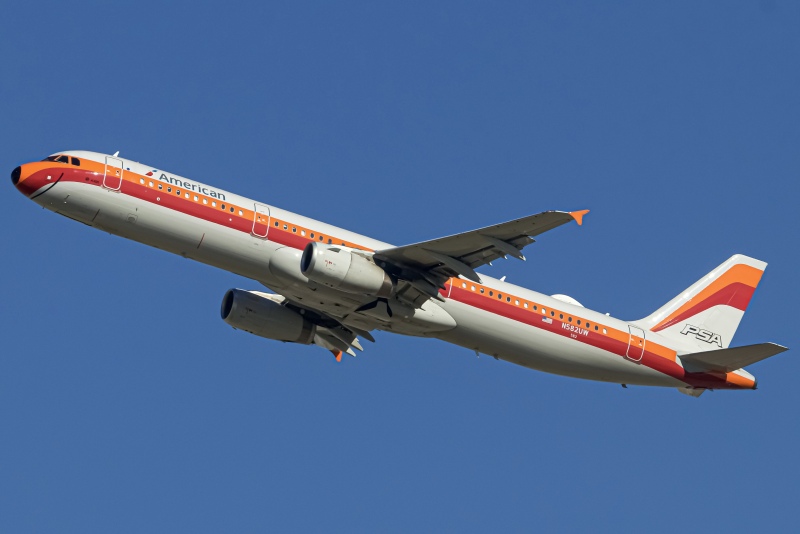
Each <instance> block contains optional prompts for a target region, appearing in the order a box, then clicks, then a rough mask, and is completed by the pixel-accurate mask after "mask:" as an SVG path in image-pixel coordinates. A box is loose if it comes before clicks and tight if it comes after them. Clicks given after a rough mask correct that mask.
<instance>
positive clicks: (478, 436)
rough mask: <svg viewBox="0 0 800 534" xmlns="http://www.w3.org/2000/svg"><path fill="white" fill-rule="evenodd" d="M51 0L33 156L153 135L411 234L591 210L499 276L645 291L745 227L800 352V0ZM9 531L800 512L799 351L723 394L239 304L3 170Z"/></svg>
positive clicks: (16, 132) (285, 193)
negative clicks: (282, 335) (237, 313)
mask: <svg viewBox="0 0 800 534" xmlns="http://www.w3.org/2000/svg"><path fill="white" fill-rule="evenodd" d="M562 4H563V5H548V4H545V3H533V2H521V3H489V2H464V3H446V2H442V3H435V4H432V3H427V2H421V3H402V4H399V3H388V2H381V3H377V2H363V3H351V2H340V3H328V2H325V3H302V4H300V3H285V4H272V3H261V2H257V3H256V2H254V3H247V2H244V3H242V2H232V1H229V2H224V3H207V2H171V3H168V4H165V3H161V2H148V1H137V2H130V3H123V2H118V3H115V4H114V7H110V6H109V5H107V4H106V3H104V2H72V3H69V5H67V4H64V3H58V2H52V3H46V2H44V3H42V2H30V3H27V2H26V3H23V2H16V3H11V4H9V5H8V6H6V8H5V9H4V20H5V21H6V24H5V26H4V30H3V32H1V33H0V50H1V51H2V57H3V62H2V68H1V69H0V92H1V93H0V94H2V96H3V98H2V104H0V119H2V124H3V129H2V131H1V132H0V146H2V151H0V154H2V158H0V161H1V162H2V165H4V168H6V169H7V171H8V172H10V171H11V169H12V168H13V167H14V166H16V165H18V164H20V163H22V162H25V161H30V160H35V159H40V158H42V157H43V156H45V155H47V154H50V153H53V152H56V151H59V150H65V149H87V150H96V151H100V152H107V153H112V152H115V151H117V150H119V151H120V153H121V154H122V155H123V156H125V157H129V158H131V159H134V160H138V161H141V162H144V163H148V164H152V165H154V166H156V167H158V168H161V169H167V170H169V171H171V172H174V173H176V174H180V175H184V176H188V177H191V178H193V179H195V180H198V181H202V182H205V183H209V184H213V185H214V186H216V187H219V188H222V189H227V190H231V191H235V192H238V193H240V194H243V195H246V196H249V197H253V198H256V199H258V200H261V201H264V202H266V203H269V204H272V205H276V206H280V207H282V208H286V209H289V210H292V211H296V212H299V213H302V214H304V215H308V216H312V217H315V218H318V219H322V220H324V221H326V222H330V223H333V224H337V225H339V226H343V227H346V228H348V229H351V230H354V231H358V232H361V233H364V234H367V235H370V236H373V237H375V238H378V239H382V240H384V241H388V242H391V243H396V244H404V243H411V242H415V241H420V240H424V239H428V238H434V237H439V236H442V235H447V234H451V233H455V232H459V231H463V230H469V229H473V228H477V227H480V226H484V225H488V224H492V223H495V222H500V221H505V220H508V219H512V218H515V217H520V216H524V215H528V214H532V213H537V212H540V211H544V210H549V209H561V210H576V209H584V208H589V209H591V210H592V212H591V213H590V214H589V215H588V216H587V217H586V219H585V221H584V225H583V226H582V227H580V228H579V227H577V226H576V225H569V226H566V227H562V228H559V229H558V230H555V231H553V232H551V233H549V234H547V235H543V236H541V237H540V239H539V240H538V241H537V243H535V244H534V245H532V246H531V247H530V248H529V249H527V250H526V256H527V257H528V261H526V262H524V263H523V262H518V261H515V260H509V261H504V262H502V261H501V262H496V263H495V265H494V266H493V267H491V268H488V269H484V270H483V272H485V273H486V274H490V275H493V276H497V277H500V276H503V275H506V276H508V280H509V281H510V282H512V283H517V284H520V285H523V286H525V287H530V288H532V289H535V290H538V291H541V292H544V293H547V294H552V293H566V294H569V295H571V296H573V297H574V298H576V299H578V300H579V301H581V302H582V303H583V304H585V305H586V306H588V307H590V308H593V309H598V310H600V311H603V312H610V313H611V314H612V315H614V316H616V317H620V318H623V319H637V318H639V317H642V316H645V315H647V314H649V313H650V312H651V311H653V310H654V309H656V308H658V307H659V306H661V305H662V304H663V303H664V302H666V301H667V300H669V299H670V298H672V297H673V296H674V295H676V294H677V293H678V292H680V291H681V290H682V289H684V288H686V287H687V286H688V285H690V284H691V283H693V282H694V281H695V280H697V279H698V278H700V277H701V276H702V275H704V274H705V273H707V272H708V271H709V270H711V269H712V268H714V267H715V266H716V265H718V264H719V263H721V262H722V261H723V260H725V259H726V258H728V257H729V256H730V255H732V254H734V253H744V254H748V255H751V256H754V257H756V258H759V259H762V260H764V261H767V262H769V264H770V265H769V267H768V269H767V271H766V275H765V276H764V278H763V280H762V283H761V286H760V287H759V288H758V291H757V292H756V294H755V296H754V298H753V300H752V301H751V304H750V308H749V310H748V312H747V314H746V315H745V318H744V320H743V321H742V324H741V327H740V328H739V330H738V333H737V337H736V339H735V340H734V344H736V345H744V344H749V343H758V342H763V341H774V342H777V343H781V344H783V345H787V346H789V347H793V348H795V349H797V348H798V347H800V342H799V340H798V333H797V332H798V329H797V325H796V317H797V312H796V302H797V300H798V283H797V276H796V272H797V265H798V261H800V254H798V246H797V243H798V223H797V217H796V210H797V206H796V205H797V198H798V193H800V187H798V168H800V155H798V146H800V129H799V127H798V124H800V98H798V95H800V83H799V82H800V69H798V57H800V33H798V31H797V28H798V27H800V6H798V4H797V3H794V2H789V1H784V0H774V1H768V0H764V1H761V2H756V1H752V2H701V3H698V2H656V3H653V2H602V3H597V2H575V3H569V5H567V3H562ZM0 207H1V208H2V213H3V214H4V219H3V220H4V224H2V226H1V227H0V232H2V242H3V244H4V258H5V259H4V261H2V262H0V269H2V271H0V275H2V276H1V277H0V278H1V279H2V290H3V296H4V301H5V303H6V305H5V306H4V311H3V314H2V319H3V320H2V322H0V325H2V326H0V328H1V329H2V334H3V335H2V337H3V339H4V341H5V343H4V346H3V350H2V353H1V355H0V422H2V428H3V432H2V439H0V503H1V504H0V530H3V531H5V532H26V531H36V532H48V531H49V532H143V531H144V532H175V531H191V532H220V531H234V532H237V531H238V532H243V531H248V532H254V531H265V530H267V529H271V530H277V531H325V532H329V531H334V532H335V531H347V532H352V531H366V532H374V531H380V532H408V531H420V530H421V531H458V532H469V531H473V532H486V531H496V530H501V531H512V532H513V531H517V532H519V531H531V530H533V529H548V530H554V529H558V530H562V531H565V530H566V531H579V530H583V531H586V530H611V529H614V530H622V531H641V530H642V529H643V528H645V527H647V528H648V530H650V531H671V530H674V529H676V528H692V529H697V530H700V529H712V530H715V531H720V530H733V531H753V530H754V529H758V530H760V531H764V530H770V531H790V530H792V526H793V524H794V510H795V508H796V503H797V498H798V483H797V480H798V476H799V475H800V464H799V463H798V460H797V450H798V447H800V428H799V427H800V425H799V424H798V417H797V414H796V409H797V406H798V401H799V400H800V398H799V397H800V395H799V394H798V385H797V381H796V380H795V378H796V377H797V376H798V375H800V363H799V362H800V360H798V358H797V357H796V354H795V350H792V351H790V352H788V353H785V354H782V355H780V356H777V357H775V358H773V359H771V360H767V361H765V362H762V363H759V364H757V365H755V366H753V367H752V368H751V370H752V371H753V373H754V374H755V375H756V376H757V377H758V378H759V390H758V391H756V392H714V393H707V394H705V395H703V396H702V397H701V398H700V399H691V398H689V397H686V396H683V395H680V394H678V393H677V392H676V391H675V390H674V389H648V388H634V387H631V388H629V389H622V388H620V387H619V386H618V385H613V384H603V383H593V382H584V381H579V380H575V379H568V378H562V377H557V376H552V375H546V374H542V373H537V372H534V371H531V370H528V369H524V368H521V367H517V366H514V365H511V364H508V363H504V362H497V361H495V360H493V359H492V358H487V357H482V358H480V359H479V358H476V357H475V355H474V353H471V352H470V351H468V350H466V349H461V348H458V347H454V346H449V345H446V344H444V343H442V342H439V341H431V340H421V339H412V338H402V337H398V336H393V335H389V334H379V335H378V336H377V338H378V339H377V343H376V344H374V345H373V344H369V346H368V347H366V348H367V352H365V353H364V354H360V355H359V357H358V358H357V359H355V360H352V359H346V360H345V361H344V362H343V363H342V364H339V365H337V364H335V363H334V362H333V359H332V358H331V357H330V355H329V354H327V353H326V352H324V351H322V350H320V349H315V348H313V347H301V346H292V345H288V344H280V343H277V342H270V341H267V340H263V339H260V338H256V337H253V336H249V335H247V334H244V333H241V332H237V331H234V330H232V329H231V328H230V327H228V326H227V325H225V324H224V323H223V322H222V321H221V320H220V319H219V314H218V309H219V303H220V300H221V298H222V295H223V294H224V292H225V290H227V289H228V288H230V287H245V288H252V289H255V288H258V284H257V283H255V282H252V281H248V280H243V279H241V278H238V277H236V276H234V275H232V274H229V273H226V272H223V271H218V270H215V269H213V268H210V267H207V266H203V265H199V264H195V263H193V262H191V261H187V260H184V259H181V258H179V257H175V256H171V255H169V254H167V253H164V252H161V251H158V250H155V249H149V248H146V247H144V246H142V245H139V244H136V243H133V242H129V241H125V240H123V239H121V238H118V237H114V236H110V235H107V234H104V233H102V232H98V231H95V230H91V229H89V228H87V227H85V226H83V225H80V224H77V223H75V222H73V221H70V220H68V219H65V218H63V217H59V216H57V215H55V214H53V213H51V212H48V211H44V210H42V209H40V208H39V207H38V206H36V205H35V204H34V203H32V202H29V201H27V200H26V199H25V198H24V197H22V196H21V195H20V194H19V193H17V191H15V190H14V188H13V187H12V186H11V184H10V182H6V189H5V194H4V195H0Z"/></svg>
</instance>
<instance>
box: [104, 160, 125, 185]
mask: <svg viewBox="0 0 800 534" xmlns="http://www.w3.org/2000/svg"><path fill="white" fill-rule="evenodd" d="M103 187H105V188H106V189H111V190H112V191H119V188H120V187H122V160H121V159H117V158H114V157H111V156H106V171H105V175H104V176H103Z"/></svg>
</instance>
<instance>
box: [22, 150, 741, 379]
mask: <svg viewBox="0 0 800 534" xmlns="http://www.w3.org/2000/svg"><path fill="white" fill-rule="evenodd" d="M58 155H59V156H61V157H62V159H64V158H65V161H41V162H32V163H27V164H25V165H23V166H21V167H20V168H19V169H18V170H19V173H18V175H17V176H16V178H15V182H16V183H15V185H16V186H17V188H18V189H19V190H20V191H21V192H22V193H24V194H25V195H26V196H28V197H29V198H31V199H32V200H33V201H34V202H36V203H37V204H40V205H41V206H43V207H45V208H47V209H49V210H51V211H54V212H56V213H59V214H61V215H64V216H66V217H69V218H71V219H75V220H77V221H80V222H82V223H85V224H87V225H89V226H92V227H94V228H97V229H100V230H104V231H106V232H109V233H112V234H115V235H119V236H122V237H125V238H128V239H132V240H134V241H138V242H140V243H144V244H147V245H150V246H153V247H157V248H160V249H163V250H166V251H169V252H172V253H174V254H178V255H181V256H184V257H186V258H190V259H193V260H196V261H199V262H202V263H206V264H208V265H213V266H215V267H218V268H220V269H225V270H227V271H230V272H233V273H236V274H239V275H241V276H244V277H247V278H250V279H253V280H256V281H258V282H260V283H262V284H264V285H265V286H267V287H269V288H270V289H272V290H273V291H276V292H278V293H280V294H281V295H283V296H285V297H286V298H287V299H289V300H290V301H292V302H296V303H298V304H299V305H301V306H307V307H308V308H311V309H314V310H318V311H319V312H321V313H324V314H326V315H328V316H331V317H336V318H345V320H347V321H348V322H349V324H352V325H354V326H355V327H358V328H360V329H362V330H365V331H368V330H373V329H379V330H384V331H390V332H395V333H400V334H406V335H414V336H423V337H433V338H438V339H441V340H444V341H446V342H450V343H453V344H456V345H460V346H462V347H465V348H468V349H470V350H473V351H476V352H479V353H483V354H487V355H490V356H493V357H495V358H498V359H502V360H507V361H510V362H513V363H516V364H519V365H522V366H525V367H529V368H533V369H537V370H541V371H546V372H549V373H555V374H560V375H566V376H572V377H577V378H585V379H591V380H601V381H607V382H614V383H622V384H638V385H650V386H672V387H685V386H686V385H687V384H688V385H689V386H693V387H696V388H713V389H753V388H754V387H755V380H754V379H753V378H752V376H751V375H749V373H747V372H745V371H741V370H740V371H737V372H730V373H712V372H696V371H695V372H689V371H688V370H686V369H685V368H684V365H683V364H682V362H681V359H680V355H681V354H684V353H688V352H691V350H692V349H691V347H690V346H689V345H688V344H687V345H681V344H680V343H677V344H676V343H675V342H674V340H668V339H666V338H662V336H660V335H659V334H658V333H656V332H651V331H647V332H646V333H645V330H644V328H642V327H641V325H637V324H632V323H629V322H626V321H622V320H619V319H616V318H613V317H609V316H607V315H605V314H602V313H598V312H595V311H592V310H589V309H586V308H584V307H582V306H579V305H575V304H571V303H569V302H566V301H564V300H560V299H557V298H553V297H550V296H547V295H543V294H541V293H537V292H535V291H531V290H528V289H524V288H522V287H519V286H515V285H512V284H509V283H506V282H503V281H500V280H496V279H493V278H491V277H488V276H485V275H481V283H476V282H473V281H471V280H468V279H464V278H451V279H450V280H449V281H448V282H447V283H446V284H445V287H444V289H443V290H441V292H440V294H441V297H442V301H436V300H434V299H430V300H428V301H427V302H426V303H425V304H424V305H423V306H421V307H420V308H418V309H414V308H413V307H408V308H407V309H405V308H403V307H402V306H398V307H396V308H395V310H398V309H399V310H401V311H400V313H398V312H397V311H395V313H394V314H393V315H387V314H386V313H385V312H382V310H380V309H372V310H363V308H364V306H365V304H367V303H368V302H369V300H370V299H369V298H368V297H365V296H360V295H354V294H350V293H343V292H341V291H337V290H335V289H332V288H329V287H326V286H324V285H320V284H316V283H314V282H313V281H310V280H309V279H308V278H306V277H305V276H304V275H303V274H302V272H301V269H300V260H301V255H302V252H303V249H304V247H305V246H306V245H307V244H308V243H309V242H317V243H320V244H322V245H331V246H339V247H345V248H348V249H354V250H363V251H375V250H380V249H386V248H389V247H391V246H392V245H390V244H388V243H384V242H381V241H377V240H375V239H372V238H369V237H366V236H363V235H360V234H357V233H354V232H351V231H348V230H345V229H342V228H337V227H335V226H332V225H329V224H326V223H323V222H320V221H316V220H313V219H310V218H307V217H303V216H302V215H298V214H296V213H292V212H289V211H286V210H282V209H280V208H277V207H275V206H271V205H269V204H265V203H261V202H259V201H256V200H252V199H248V198H245V197H242V196H239V195H235V194H233V193H230V192H228V191H223V190H220V189H216V188H213V187H211V186H208V185H205V184H201V183H199V182H196V181H194V180H190V179H187V178H183V177H180V176H177V175H175V174H172V173H169V172H166V171H163V170H160V169H156V168H153V167H150V166H147V165H143V164H140V163H137V162H133V161H130V160H127V159H124V158H119V157H114V156H108V155H105V154H99V153H94V152H85V151H68V152H59V153H58ZM76 163H77V164H76ZM15 173H17V170H15ZM382 313H383V314H382Z"/></svg>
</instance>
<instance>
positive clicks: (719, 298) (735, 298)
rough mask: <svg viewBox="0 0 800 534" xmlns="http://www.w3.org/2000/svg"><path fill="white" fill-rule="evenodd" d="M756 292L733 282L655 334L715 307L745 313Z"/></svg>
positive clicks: (749, 287)
mask: <svg viewBox="0 0 800 534" xmlns="http://www.w3.org/2000/svg"><path fill="white" fill-rule="evenodd" d="M755 290H756V288H754V287H751V286H748V285H747V284H743V283H741V282H733V283H731V284H729V285H727V286H725V287H723V288H722V289H720V290H719V291H717V292H716V293H714V294H713V295H711V296H709V297H708V298H707V299H705V300H704V301H702V302H698V303H697V304H695V305H694V306H692V307H691V308H689V309H688V310H686V311H685V312H683V313H681V314H680V315H678V316H677V317H674V318H673V319H672V320H670V321H668V322H666V323H664V324H663V325H661V326H659V327H658V328H654V329H653V332H659V331H661V330H663V329H665V328H669V327H670V326H672V325H675V324H680V323H682V322H683V321H685V320H686V319H688V318H689V317H692V316H694V315H697V314H698V313H702V312H704V311H706V310H707V309H709V308H712V307H714V306H731V307H732V308H736V309H738V310H741V311H744V310H746V309H747V305H748V304H749V303H750V298H751V297H752V296H753V292H754V291H755Z"/></svg>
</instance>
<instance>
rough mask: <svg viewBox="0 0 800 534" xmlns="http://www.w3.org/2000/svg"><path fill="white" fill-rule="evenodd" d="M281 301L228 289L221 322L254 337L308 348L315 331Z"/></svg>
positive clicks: (223, 302) (275, 296) (256, 293)
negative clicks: (298, 344)
mask: <svg viewBox="0 0 800 534" xmlns="http://www.w3.org/2000/svg"><path fill="white" fill-rule="evenodd" d="M283 300H284V298H283V297H281V296H280V295H270V294H268V293H261V292H258V291H244V290H243V289H229V290H228V292H227V293H225V296H224V297H223V298H222V306H221V308H220V315H221V316H222V320H223V321H225V322H226V323H228V324H229V325H231V326H232V327H234V328H237V329H239V330H244V331H245V332H249V333H251V334H255V335H257V336H261V337H265V338H267V339H276V340H278V341H287V342H290V343H302V344H303V345H309V344H310V343H311V342H312V341H313V340H314V334H316V330H317V327H316V325H315V324H313V323H312V322H310V321H309V320H308V319H306V318H305V317H303V316H302V315H300V314H299V313H297V312H295V311H294V310H290V309H289V308H287V307H285V306H281V302H283Z"/></svg>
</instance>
